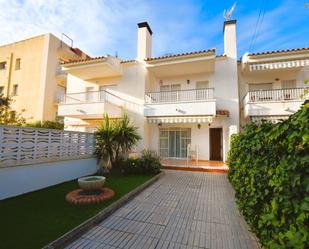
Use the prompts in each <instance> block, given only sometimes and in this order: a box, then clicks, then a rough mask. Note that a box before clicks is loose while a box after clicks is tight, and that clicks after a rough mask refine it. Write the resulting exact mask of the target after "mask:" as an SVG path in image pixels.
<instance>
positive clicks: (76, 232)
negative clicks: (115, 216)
mask: <svg viewBox="0 0 309 249" xmlns="http://www.w3.org/2000/svg"><path fill="white" fill-rule="evenodd" d="M163 175H164V172H163V171H161V172H160V173H159V174H157V175H155V176H154V177H152V178H151V179H149V180H148V181H147V182H144V183H143V184H142V185H140V186H138V187H137V188H135V189H134V190H132V191H131V192H129V193H127V194H126V195H125V196H123V197H121V198H120V199H119V200H118V201H116V202H114V203H113V204H111V205H109V206H108V207H106V208H104V209H103V210H102V211H100V212H99V213H97V214H96V215H95V216H93V217H91V218H89V219H88V220H86V221H84V222H83V223H82V224H80V225H78V226H77V227H75V228H73V229H72V230H71V231H69V232H67V233H65V234H64V235H62V236H61V237H59V238H58V239H56V240H54V241H52V242H51V243H49V244H48V245H46V246H44V247H43V248H42V249H61V248H64V247H65V246H67V245H68V244H70V243H71V242H73V241H74V240H75V239H77V238H78V237H80V236H81V235H82V234H84V233H86V232H87V231H89V230H90V229H91V228H93V227H94V226H95V225H97V224H98V223H100V222H102V221H103V220H104V219H106V218H107V217H108V216H110V215H111V214H112V213H114V212H115V211H116V210H117V209H119V208H120V207H122V206H123V205H124V204H126V203H127V202H129V201H130V200H132V199H133V198H134V197H135V196H136V195H137V194H139V193H140V192H142V191H143V190H144V189H146V188H147V187H149V186H150V185H151V184H153V183H154V182H156V181H157V180H158V179H159V178H160V177H161V176H163Z"/></svg>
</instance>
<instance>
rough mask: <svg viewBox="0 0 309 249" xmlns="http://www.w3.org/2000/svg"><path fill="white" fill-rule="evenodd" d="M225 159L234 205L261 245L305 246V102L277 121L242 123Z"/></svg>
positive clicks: (308, 175)
mask: <svg viewBox="0 0 309 249" xmlns="http://www.w3.org/2000/svg"><path fill="white" fill-rule="evenodd" d="M228 160H229V174H228V177H229V180H230V182H231V184H232V185H233V187H234V189H235V192H236V199H237V205H238V207H239V209H240V211H241V213H242V214H243V216H244V217H245V219H246V221H247V223H248V224H249V225H250V226H251V228H252V230H253V231H254V232H255V233H256V235H257V236H258V237H259V239H260V242H261V244H262V245H263V246H264V247H265V248H271V249H275V248H276V249H281V248H299V249H305V248H309V101H306V102H305V103H304V104H303V105H302V107H301V109H300V110H299V111H298V112H297V113H295V114H293V115H292V116H290V117H289V119H287V120H283V121H281V122H279V123H277V124H272V123H268V122H262V123H261V124H255V123H250V124H248V125H247V126H246V127H244V130H243V131H242V132H241V133H240V134H237V135H234V137H233V138H232V141H231V149H230V151H229V158H228Z"/></svg>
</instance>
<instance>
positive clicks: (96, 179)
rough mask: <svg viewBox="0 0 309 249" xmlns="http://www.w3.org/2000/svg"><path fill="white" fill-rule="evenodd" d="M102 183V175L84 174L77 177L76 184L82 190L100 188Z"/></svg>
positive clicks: (103, 180)
mask: <svg viewBox="0 0 309 249" xmlns="http://www.w3.org/2000/svg"><path fill="white" fill-rule="evenodd" d="M104 183H105V177H104V176H86V177H82V178H79V179H78V185H79V187H80V188H81V189H83V190H84V191H94V190H100V189H101V188H102V187H103V186H104Z"/></svg>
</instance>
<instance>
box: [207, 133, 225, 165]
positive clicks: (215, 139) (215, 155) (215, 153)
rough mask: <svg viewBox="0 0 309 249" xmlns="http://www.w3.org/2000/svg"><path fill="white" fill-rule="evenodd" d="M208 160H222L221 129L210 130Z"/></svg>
mask: <svg viewBox="0 0 309 249" xmlns="http://www.w3.org/2000/svg"><path fill="white" fill-rule="evenodd" d="M209 131H210V160H222V156H221V155H222V153H221V147H222V146H221V144H222V128H210V130H209Z"/></svg>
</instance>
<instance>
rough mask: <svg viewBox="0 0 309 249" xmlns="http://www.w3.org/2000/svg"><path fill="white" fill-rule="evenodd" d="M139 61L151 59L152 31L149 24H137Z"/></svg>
mask: <svg viewBox="0 0 309 249" xmlns="http://www.w3.org/2000/svg"><path fill="white" fill-rule="evenodd" d="M137 26H138V33H137V60H141V61H143V60H144V59H146V58H150V57H151V49H152V31H151V28H150V26H149V24H148V23H147V22H141V23H138V24H137Z"/></svg>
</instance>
